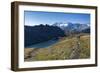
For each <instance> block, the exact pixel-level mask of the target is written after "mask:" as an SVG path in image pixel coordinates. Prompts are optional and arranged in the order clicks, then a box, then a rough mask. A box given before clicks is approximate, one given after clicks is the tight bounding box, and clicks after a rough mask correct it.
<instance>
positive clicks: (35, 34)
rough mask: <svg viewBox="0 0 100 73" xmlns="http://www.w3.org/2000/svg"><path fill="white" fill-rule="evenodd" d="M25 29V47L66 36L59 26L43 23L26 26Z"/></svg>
mask: <svg viewBox="0 0 100 73" xmlns="http://www.w3.org/2000/svg"><path fill="white" fill-rule="evenodd" d="M24 31H25V32H24V39H25V43H24V44H25V45H24V46H25V47H27V46H30V45H33V44H37V43H41V42H45V41H48V40H51V39H58V38H59V37H64V36H65V33H64V31H63V30H62V29H60V28H59V27H57V26H49V25H42V24H40V25H37V26H24Z"/></svg>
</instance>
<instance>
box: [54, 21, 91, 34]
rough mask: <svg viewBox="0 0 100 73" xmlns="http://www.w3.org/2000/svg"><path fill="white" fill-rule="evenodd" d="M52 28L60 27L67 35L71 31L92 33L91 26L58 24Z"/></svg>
mask: <svg viewBox="0 0 100 73" xmlns="http://www.w3.org/2000/svg"><path fill="white" fill-rule="evenodd" d="M52 26H57V27H60V28H61V29H62V30H64V31H65V32H66V33H68V32H69V31H70V32H83V31H84V32H85V31H86V32H90V24H80V23H71V22H68V23H62V22H59V23H58V22H56V23H54V24H53V25H52Z"/></svg>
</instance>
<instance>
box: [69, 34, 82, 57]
mask: <svg viewBox="0 0 100 73" xmlns="http://www.w3.org/2000/svg"><path fill="white" fill-rule="evenodd" d="M76 38H77V40H76V46H75V47H74V48H73V50H72V53H71V55H70V57H69V58H70V59H79V57H80V52H81V48H80V36H77V37H76Z"/></svg>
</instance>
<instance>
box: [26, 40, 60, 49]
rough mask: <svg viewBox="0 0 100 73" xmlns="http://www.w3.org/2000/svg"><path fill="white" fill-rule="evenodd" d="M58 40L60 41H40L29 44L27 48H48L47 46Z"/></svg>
mask: <svg viewBox="0 0 100 73" xmlns="http://www.w3.org/2000/svg"><path fill="white" fill-rule="evenodd" d="M57 42H58V40H49V41H46V42H42V43H38V44H34V45H31V46H28V47H26V48H46V47H48V46H51V45H53V44H55V43H57Z"/></svg>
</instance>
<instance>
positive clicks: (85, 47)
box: [25, 35, 90, 61]
mask: <svg viewBox="0 0 100 73" xmlns="http://www.w3.org/2000/svg"><path fill="white" fill-rule="evenodd" d="M89 38H90V37H89V35H84V36H81V37H80V43H81V44H80V48H81V49H82V50H81V52H80V59H81V58H89V57H90V39H89ZM76 41H77V39H76V38H75V37H67V38H66V37H65V38H63V39H61V40H60V41H59V42H58V43H56V44H54V45H52V46H50V47H47V48H40V49H37V50H35V48H34V49H33V50H32V49H25V55H26V56H29V58H27V59H25V61H35V60H36V61H38V60H64V59H70V57H69V56H70V55H71V53H72V51H73V49H74V48H75V46H76ZM27 50H28V51H29V52H28V51H27ZM26 52H27V53H26ZM26 56H25V57H26Z"/></svg>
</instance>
